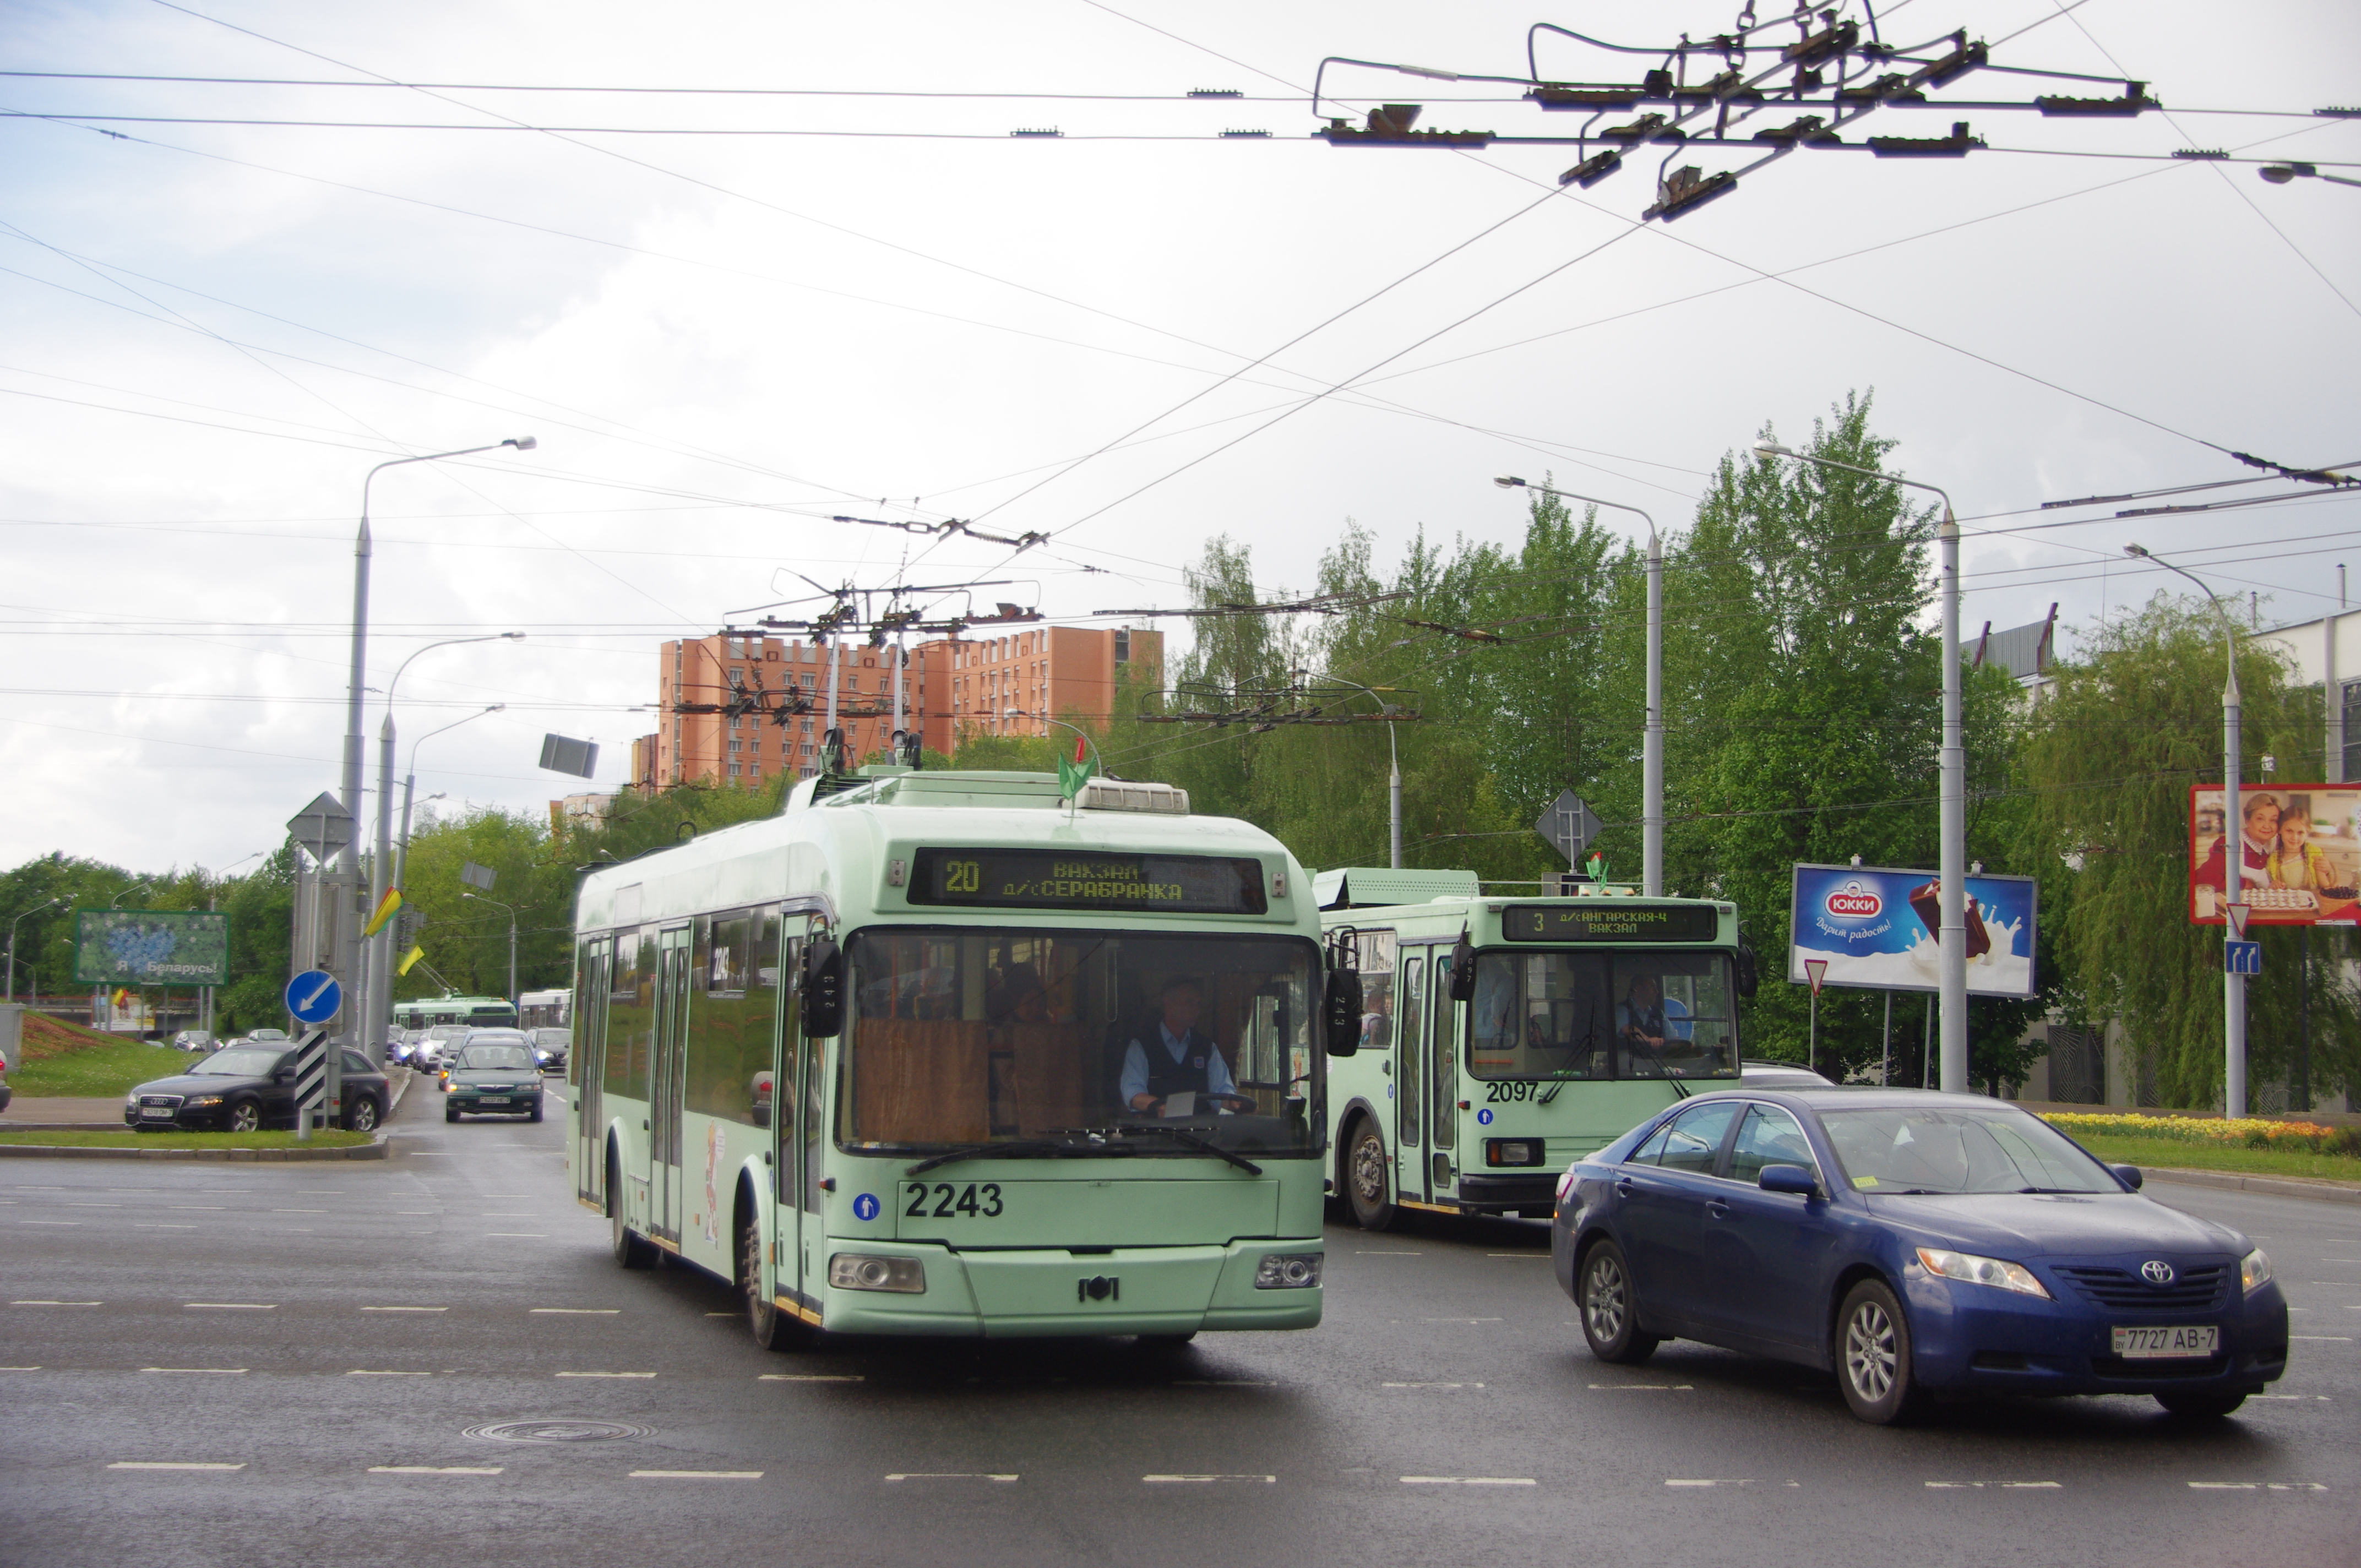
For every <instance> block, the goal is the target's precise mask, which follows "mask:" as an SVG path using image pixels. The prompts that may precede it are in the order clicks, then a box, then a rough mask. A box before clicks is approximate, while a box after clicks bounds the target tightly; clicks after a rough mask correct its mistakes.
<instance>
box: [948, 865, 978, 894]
mask: <svg viewBox="0 0 2361 1568" xmlns="http://www.w3.org/2000/svg"><path fill="white" fill-rule="evenodd" d="M943 891H944V892H945V893H982V892H983V861H944V862H943Z"/></svg>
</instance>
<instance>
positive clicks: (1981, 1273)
mask: <svg viewBox="0 0 2361 1568" xmlns="http://www.w3.org/2000/svg"><path fill="white" fill-rule="evenodd" d="M1918 1262H1919V1264H1920V1265H1921V1266H1923V1267H1924V1268H1925V1269H1926V1270H1927V1273H1929V1274H1932V1275H1935V1276H1938V1277H1940V1278H1944V1279H1960V1280H1965V1281H1966V1282H1967V1283H1969V1284H1971V1285H1989V1286H1991V1287H1993V1288H1994V1289H1996V1290H2015V1291H2016V1292H2018V1293H2019V1294H2020V1295H2026V1296H2038V1297H2040V1298H2041V1299H2043V1300H2045V1301H2046V1300H2048V1299H2049V1292H2048V1289H2047V1288H2044V1287H2043V1285H2042V1283H2041V1281H2040V1280H2038V1279H2036V1278H2035V1277H2033V1271H2032V1270H2031V1269H2029V1268H2027V1267H2026V1266H2025V1265H2023V1264H2021V1263H2004V1262H2002V1261H2001V1260H2000V1259H1999V1258H1996V1257H1978V1256H1977V1255H1975V1254H1973V1253H1971V1252H1945V1251H1943V1250H1942V1249H1941V1248H1939V1247H1931V1246H1922V1247H1920V1248H1919V1249H1918Z"/></svg>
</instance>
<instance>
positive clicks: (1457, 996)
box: [1451, 931, 1476, 1002]
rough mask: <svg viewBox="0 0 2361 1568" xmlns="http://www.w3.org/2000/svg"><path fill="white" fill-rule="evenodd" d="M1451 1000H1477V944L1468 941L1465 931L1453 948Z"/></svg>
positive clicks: (1461, 933)
mask: <svg viewBox="0 0 2361 1568" xmlns="http://www.w3.org/2000/svg"><path fill="white" fill-rule="evenodd" d="M1451 1000H1452V1001H1454V1002H1473V1001H1475V1000H1476V944H1475V943H1473V942H1471V941H1469V940H1468V939H1467V933H1466V932H1465V931H1462V932H1460V933H1459V940H1458V941H1456V942H1455V943H1453V944H1452V948H1451Z"/></svg>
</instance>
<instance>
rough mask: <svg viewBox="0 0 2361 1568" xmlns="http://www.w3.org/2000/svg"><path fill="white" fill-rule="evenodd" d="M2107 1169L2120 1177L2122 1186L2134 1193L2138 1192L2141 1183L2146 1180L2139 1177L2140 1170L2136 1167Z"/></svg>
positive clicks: (2110, 1167) (2115, 1166)
mask: <svg viewBox="0 0 2361 1568" xmlns="http://www.w3.org/2000/svg"><path fill="white" fill-rule="evenodd" d="M2108 1169H2109V1170H2112V1171H2114V1173H2115V1174H2116V1175H2117V1176H2120V1177H2122V1178H2123V1179H2124V1185H2125V1186H2126V1187H2128V1188H2130V1189H2131V1190H2133V1191H2135V1192H2136V1191H2138V1190H2140V1184H2141V1182H2142V1181H2144V1180H2145V1179H2146V1178H2144V1177H2143V1176H2141V1175H2140V1168H2139V1167H2137V1166H2136V1165H2111V1166H2109V1167H2108Z"/></svg>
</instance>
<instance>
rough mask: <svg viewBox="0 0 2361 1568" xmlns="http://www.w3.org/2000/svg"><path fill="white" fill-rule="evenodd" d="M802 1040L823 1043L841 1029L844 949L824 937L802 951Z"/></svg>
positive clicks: (842, 1020) (816, 939) (815, 940)
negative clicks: (821, 1041)
mask: <svg viewBox="0 0 2361 1568" xmlns="http://www.w3.org/2000/svg"><path fill="white" fill-rule="evenodd" d="M803 992H804V996H803V1015H804V1037H805V1038H806V1039H809V1040H825V1039H828V1038H829V1037H830V1036H835V1035H838V1034H840V1033H842V1032H843V1029H844V949H843V948H840V947H838V946H837V945H836V944H835V943H834V942H831V941H829V939H828V938H825V937H820V938H815V939H814V940H813V941H812V942H811V943H810V944H809V945H807V947H806V948H804V984H803Z"/></svg>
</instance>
